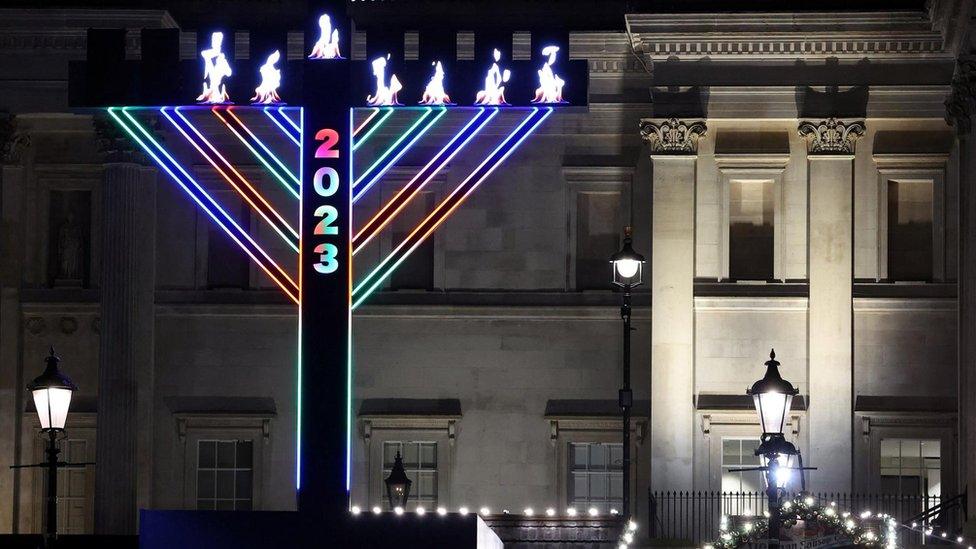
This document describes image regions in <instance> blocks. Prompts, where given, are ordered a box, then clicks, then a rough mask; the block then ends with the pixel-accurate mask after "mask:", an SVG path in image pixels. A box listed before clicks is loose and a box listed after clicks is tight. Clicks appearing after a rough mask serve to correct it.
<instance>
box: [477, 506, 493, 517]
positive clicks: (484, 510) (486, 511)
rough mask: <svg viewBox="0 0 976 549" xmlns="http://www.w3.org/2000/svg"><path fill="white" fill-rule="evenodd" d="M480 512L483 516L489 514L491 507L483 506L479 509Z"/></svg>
mask: <svg viewBox="0 0 976 549" xmlns="http://www.w3.org/2000/svg"><path fill="white" fill-rule="evenodd" d="M478 514H479V515H481V516H483V517H485V516H488V515H490V514H491V509H489V508H487V507H482V508H481V509H478Z"/></svg>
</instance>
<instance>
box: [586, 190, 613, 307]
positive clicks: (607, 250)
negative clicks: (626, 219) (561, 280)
mask: <svg viewBox="0 0 976 549" xmlns="http://www.w3.org/2000/svg"><path fill="white" fill-rule="evenodd" d="M620 208H621V205H620V194H619V193H599V192H592V193H590V192H587V193H582V192H581V193H579V195H577V200H576V289H577V290H606V289H609V288H610V263H609V261H610V256H611V255H613V253H614V252H616V251H617V250H619V249H620V235H621V233H622V232H623V226H622V224H621V223H620V217H621V216H620Z"/></svg>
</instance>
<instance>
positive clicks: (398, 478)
mask: <svg viewBox="0 0 976 549" xmlns="http://www.w3.org/2000/svg"><path fill="white" fill-rule="evenodd" d="M385 482H386V497H387V499H388V500H389V501H390V509H394V510H395V509H397V508H400V509H403V508H405V507H406V506H407V499H408V498H409V497H410V485H411V484H413V482H411V481H410V479H409V478H407V473H406V471H404V470H403V458H401V457H400V452H397V453H396V458H394V459H393V470H392V471H390V476H388V477H386V481H385Z"/></svg>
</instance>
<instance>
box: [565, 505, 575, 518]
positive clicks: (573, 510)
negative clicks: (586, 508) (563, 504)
mask: <svg viewBox="0 0 976 549" xmlns="http://www.w3.org/2000/svg"><path fill="white" fill-rule="evenodd" d="M566 514H567V515H569V516H571V517H575V516H576V508H575V507H570V508H569V509H566Z"/></svg>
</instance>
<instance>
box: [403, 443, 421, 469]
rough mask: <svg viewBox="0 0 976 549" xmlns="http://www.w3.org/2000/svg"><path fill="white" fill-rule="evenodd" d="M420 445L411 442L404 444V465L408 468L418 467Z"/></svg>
mask: <svg viewBox="0 0 976 549" xmlns="http://www.w3.org/2000/svg"><path fill="white" fill-rule="evenodd" d="M418 448H419V445H418V444H417V443H416V442H411V443H407V444H404V445H403V456H402V457H403V466H404V467H406V468H407V469H416V468H417V465H418V464H419V455H418V454H419V451H418Z"/></svg>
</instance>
